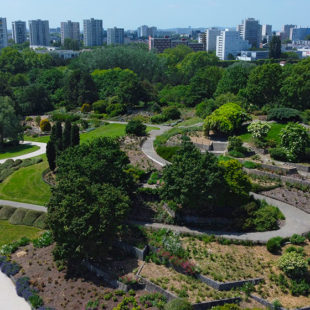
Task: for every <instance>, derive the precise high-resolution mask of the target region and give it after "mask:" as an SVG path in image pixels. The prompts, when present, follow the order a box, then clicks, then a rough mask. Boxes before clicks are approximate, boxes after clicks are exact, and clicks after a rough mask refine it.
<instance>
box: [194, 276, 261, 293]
mask: <svg viewBox="0 0 310 310" xmlns="http://www.w3.org/2000/svg"><path fill="white" fill-rule="evenodd" d="M196 277H197V279H199V280H200V281H201V282H203V283H206V284H207V285H209V286H211V287H212V288H214V289H216V290H218V291H230V290H232V289H234V288H237V287H242V286H243V285H245V284H247V283H251V284H253V285H256V284H258V283H260V282H261V281H262V280H263V279H262V278H256V279H247V280H240V281H231V282H217V281H215V280H213V279H210V278H208V277H206V276H204V275H202V274H198V275H197V276H196Z"/></svg>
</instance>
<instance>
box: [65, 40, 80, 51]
mask: <svg viewBox="0 0 310 310" xmlns="http://www.w3.org/2000/svg"><path fill="white" fill-rule="evenodd" d="M63 47H64V49H66V50H73V51H78V50H79V49H80V42H79V41H78V40H72V39H70V38H66V39H65V41H64V45H63Z"/></svg>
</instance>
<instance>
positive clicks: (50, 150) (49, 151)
mask: <svg viewBox="0 0 310 310" xmlns="http://www.w3.org/2000/svg"><path fill="white" fill-rule="evenodd" d="M46 157H47V161H48V165H49V167H50V169H51V170H52V171H54V170H55V168H56V147H55V144H54V142H52V141H51V140H50V141H48V142H47V145H46Z"/></svg>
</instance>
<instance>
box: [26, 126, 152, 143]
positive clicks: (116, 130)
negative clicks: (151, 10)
mask: <svg viewBox="0 0 310 310" xmlns="http://www.w3.org/2000/svg"><path fill="white" fill-rule="evenodd" d="M125 128H126V125H123V124H108V125H104V126H100V127H98V128H96V129H95V130H93V131H90V132H87V133H82V134H81V136H80V138H81V142H86V141H89V140H92V139H94V138H98V137H112V138H115V137H122V136H124V135H125ZM154 129H158V128H156V127H147V132H150V131H151V130H154ZM24 140H25V141H35V142H45V143H47V142H48V141H49V136H44V137H37V138H33V137H31V136H25V137H24Z"/></svg>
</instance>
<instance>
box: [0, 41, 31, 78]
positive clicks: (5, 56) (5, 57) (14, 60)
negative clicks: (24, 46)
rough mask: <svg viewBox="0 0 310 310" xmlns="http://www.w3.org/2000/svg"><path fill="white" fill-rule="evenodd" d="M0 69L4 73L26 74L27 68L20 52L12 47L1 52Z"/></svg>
mask: <svg viewBox="0 0 310 310" xmlns="http://www.w3.org/2000/svg"><path fill="white" fill-rule="evenodd" d="M0 68H1V70H2V71H7V72H10V73H13V74H15V73H22V72H24V71H25V69H26V66H25V63H24V60H23V57H22V55H21V53H20V52H19V51H17V50H16V49H14V48H11V47H6V48H3V49H2V50H1V54H0Z"/></svg>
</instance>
